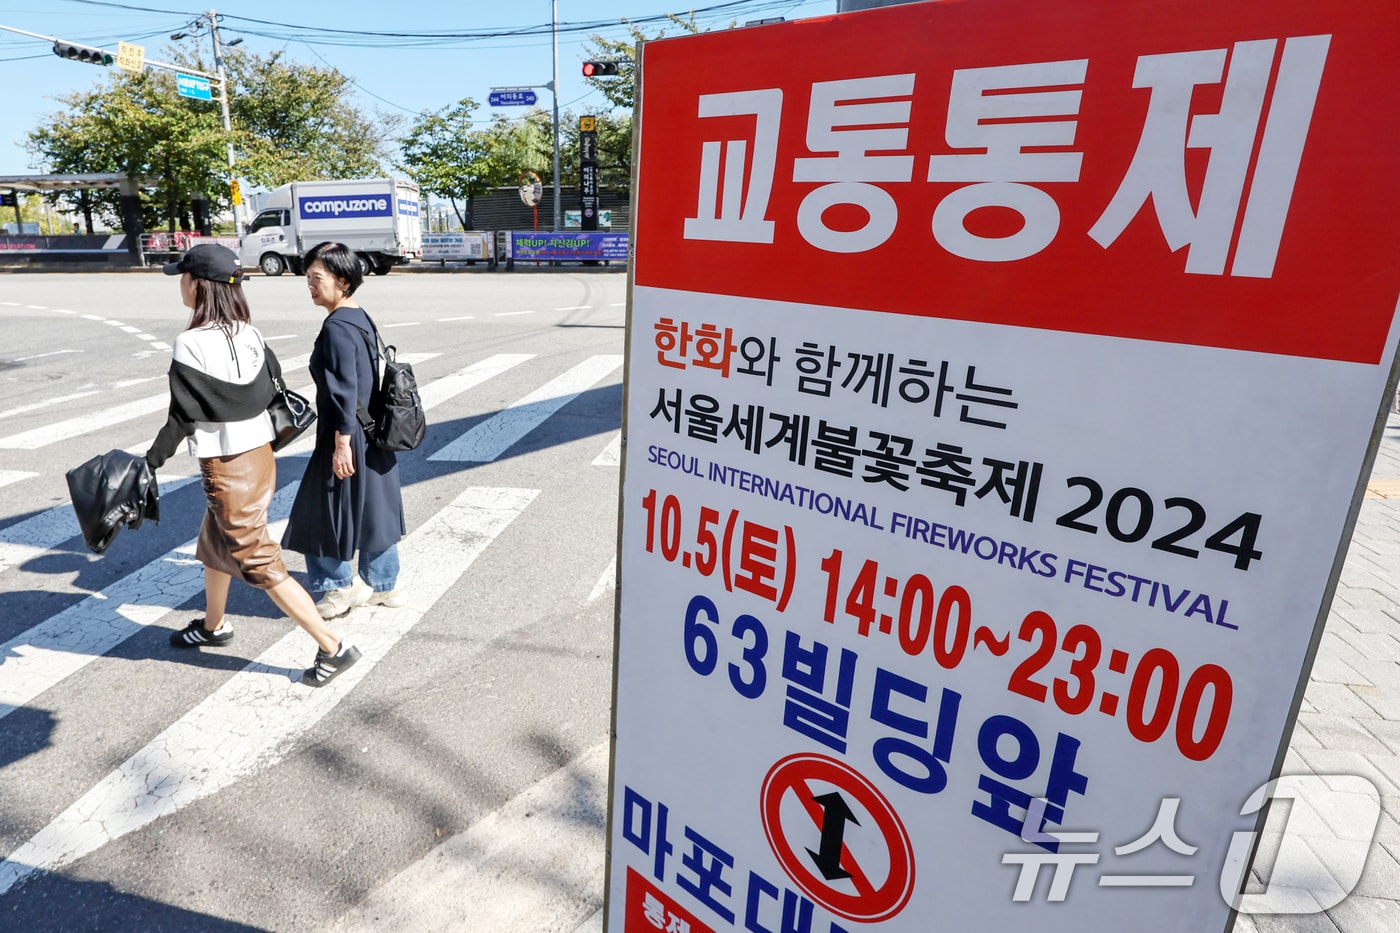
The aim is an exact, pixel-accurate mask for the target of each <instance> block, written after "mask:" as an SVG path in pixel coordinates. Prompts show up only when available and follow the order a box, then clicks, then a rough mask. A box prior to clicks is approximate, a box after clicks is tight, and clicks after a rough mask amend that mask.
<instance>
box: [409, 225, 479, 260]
mask: <svg viewBox="0 0 1400 933" xmlns="http://www.w3.org/2000/svg"><path fill="white" fill-rule="evenodd" d="M491 246H492V243H491V234H490V233H489V232H485V231H481V230H472V231H463V232H461V233H425V234H423V255H422V257H421V258H422V260H423V261H424V262H461V261H464V260H473V261H475V260H483V261H485V260H489V259H490V258H491Z"/></svg>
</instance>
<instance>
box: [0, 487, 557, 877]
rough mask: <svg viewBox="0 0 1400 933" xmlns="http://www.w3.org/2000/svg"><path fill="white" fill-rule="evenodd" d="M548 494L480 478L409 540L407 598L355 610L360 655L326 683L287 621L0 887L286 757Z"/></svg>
mask: <svg viewBox="0 0 1400 933" xmlns="http://www.w3.org/2000/svg"><path fill="white" fill-rule="evenodd" d="M538 494H539V490H536V489H510V488H487V487H472V488H469V489H467V490H466V491H465V492H463V493H462V494H461V495H460V496H458V497H457V498H456V499H454V500H453V502H452V503H451V504H450V505H449V506H447V507H446V508H444V509H443V510H442V511H440V512H438V513H437V514H436V515H434V516H433V517H432V518H431V519H429V520H428V521H427V522H426V523H425V524H424V525H423V526H421V527H420V528H418V529H417V530H416V531H414V532H413V533H412V534H411V535H409V536H408V537H407V538H405V539H404V540H403V542H402V543H401V544H400V546H399V547H400V551H401V552H402V555H403V568H404V569H403V572H402V573H401V574H400V583H401V585H403V586H404V587H405V588H406V590H407V592H408V593H409V594H410V604H409V605H408V606H405V607H403V608H402V609H388V608H384V607H379V608H376V609H373V610H363V609H362V610H358V612H357V616H356V620H355V621H356V622H361V620H362V623H361V624H355V623H352V624H355V634H354V641H355V643H356V644H357V645H358V647H359V648H360V650H361V652H362V653H363V656H362V658H361V660H360V662H359V663H358V664H356V665H355V666H354V667H352V668H350V669H349V670H348V671H346V672H345V673H344V674H343V675H341V676H340V677H339V678H338V679H337V680H335V681H334V682H332V683H331V684H330V685H328V686H326V687H322V688H320V689H310V688H306V687H302V686H300V685H297V684H289V683H288V682H287V680H288V676H289V674H290V675H292V676H296V677H299V676H300V671H301V669H302V668H303V667H304V666H305V664H306V662H307V661H308V660H309V657H308V656H309V655H310V654H311V648H310V643H309V640H308V638H307V636H306V635H305V634H303V633H302V632H301V631H300V630H299V629H298V630H295V631H292V632H289V633H288V634H287V635H286V636H285V637H283V638H282V639H281V640H280V641H278V642H277V643H275V644H273V645H272V646H271V647H269V648H268V649H267V650H266V651H264V652H263V653H262V654H261V655H260V656H259V657H258V659H257V660H256V661H253V662H252V663H250V664H249V665H248V666H247V667H245V668H244V669H243V670H242V671H240V672H239V673H237V674H235V675H233V676H232V677H230V678H229V679H228V680H227V681H225V682H224V684H223V686H221V687H220V688H219V689H218V690H216V691H215V692H214V693H212V694H210V695H209V696H208V697H207V698H206V699H205V700H204V701H203V702H201V703H199V704H198V705H196V706H195V707H194V708H193V709H191V710H190V711H189V712H188V713H186V714H185V715H184V716H183V717H181V718H180V719H179V720H177V721H176V722H174V723H172V724H171V725H170V727H169V728H167V729H166V730H165V731H164V732H162V733H161V734H160V735H159V736H157V737H156V738H155V739H154V740H153V741H151V742H150V744H148V745H147V746H146V747H145V748H143V749H141V750H140V751H138V752H137V753H136V754H135V755H133V756H132V757H131V758H129V759H127V761H126V762H125V763H123V764H122V765H121V766H120V767H119V768H118V769H117V770H116V771H113V772H112V773H111V774H109V775H108V776H107V777H105V778H103V779H102V780H101V781H99V782H98V783H97V785H96V786H94V787H93V788H92V789H91V790H90V791H88V792H87V793H86V794H84V795H83V796H82V797H81V798H80V799H79V800H78V801H77V802H75V803H74V804H73V805H72V806H70V807H69V808H68V809H67V810H65V811H64V812H63V813H62V814H60V815H59V816H58V818H57V819H55V820H54V821H53V822H52V823H50V824H49V825H48V826H46V827H44V828H43V829H42V830H40V831H39V832H38V833H36V834H35V835H34V837H33V838H31V839H30V840H28V841H27V842H25V843H24V844H23V845H21V846H20V847H19V848H18V849H16V850H15V851H14V852H12V853H11V854H10V855H9V857H8V858H7V859H6V860H5V861H3V862H0V894H4V893H6V892H8V891H9V890H10V889H11V888H12V887H14V885H15V884H17V883H18V882H20V881H22V880H23V879H24V878H26V877H28V876H29V875H31V874H33V873H34V872H35V871H52V870H53V869H56V868H62V867H63V866H65V865H69V864H71V863H73V862H75V861H77V860H78V859H80V858H82V857H83V856H85V855H87V854H88V853H90V852H93V851H95V850H97V849H98V848H100V847H102V846H103V845H105V844H107V843H108V842H111V841H112V840H114V839H117V838H120V837H121V836H124V835H126V834H127V833H130V832H134V831H135V830H138V829H140V828H142V827H143V826H146V825H148V824H149V823H151V822H153V821H154V820H157V819H159V818H161V817H163V816H168V815H170V814H172V813H175V812H176V811H178V810H179V809H181V808H182V807H185V806H187V805H188V804H191V803H194V802H195V801H197V800H200V799H202V798H204V797H208V796H210V795H212V794H215V793H217V792H218V791H220V790H223V789H224V788H225V787H228V786H230V785H232V784H234V783H236V782H237V781H239V780H242V779H243V778H244V777H247V776H248V775H251V774H254V773H256V772H258V771H261V770H264V769H266V768H268V767H271V766H272V765H275V764H277V763H278V762H279V761H281V760H282V759H283V758H284V757H285V756H286V755H287V754H288V753H289V752H291V751H292V749H293V747H294V745H295V743H296V740H297V739H298V738H300V737H301V736H302V735H303V734H305V733H306V732H308V731H310V729H311V728H312V727H313V726H315V725H316V723H318V722H319V721H320V720H321V719H322V718H323V717H324V716H326V714H328V713H329V712H331V710H333V709H334V708H335V707H336V705H337V704H339V703H340V701H341V700H343V699H344V698H345V696H346V695H347V694H348V693H349V692H350V691H351V690H352V689H354V687H355V686H356V685H357V684H358V683H359V682H360V681H361V680H363V679H364V677H365V676H366V675H367V674H368V673H369V672H370V670H372V669H373V668H374V666H375V665H376V664H377V663H378V662H379V661H380V660H382V659H383V658H384V657H385V656H386V655H387V654H388V653H389V651H390V650H391V649H392V648H393V647H394V646H395V645H396V644H397V643H398V642H399V640H400V639H402V638H403V637H404V635H406V634H407V633H408V632H409V630H410V629H412V628H413V626H414V625H416V624H417V623H418V621H419V620H420V619H422V617H423V613H424V610H425V609H426V608H429V607H431V606H432V605H433V604H434V603H436V602H437V601H438V600H439V599H441V598H442V596H443V595H444V594H445V593H446V592H447V591H448V589H450V588H451V587H452V586H453V585H454V584H455V583H456V582H457V580H458V579H460V578H461V576H462V574H464V573H465V572H466V570H467V568H468V567H470V566H471V564H472V563H473V562H474V561H475V560H476V558H477V557H478V556H480V555H481V553H482V552H483V551H485V550H486V548H487V546H488V545H490V543H491V542H492V541H493V540H495V538H496V537H497V536H498V535H499V534H500V533H501V532H502V531H504V530H505V528H506V527H507V526H508V525H510V523H511V522H512V521H514V520H515V519H516V518H517V517H518V516H519V515H520V514H521V513H522V512H523V511H524V510H525V508H526V507H527V506H528V505H529V504H530V503H531V502H532V501H533V500H534V498H535V496H537V495H538Z"/></svg>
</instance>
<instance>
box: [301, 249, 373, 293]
mask: <svg viewBox="0 0 1400 933" xmlns="http://www.w3.org/2000/svg"><path fill="white" fill-rule="evenodd" d="M314 262H319V263H320V264H321V265H323V266H325V267H326V271H327V272H329V273H330V274H331V275H333V276H335V277H336V278H338V279H340V280H341V281H342V282H344V283H345V294H346V295H353V294H355V290H356V289H357V288H359V287H360V286H361V285H362V284H364V281H365V274H364V273H363V272H361V271H360V257H358V256H356V255H355V251H354V250H352V249H351V248H350V247H348V246H346V245H345V244H344V243H331V242H326V243H317V244H316V245H315V246H313V247H311V252H309V253H307V254H306V268H308V269H310V268H311V264H312V263H314Z"/></svg>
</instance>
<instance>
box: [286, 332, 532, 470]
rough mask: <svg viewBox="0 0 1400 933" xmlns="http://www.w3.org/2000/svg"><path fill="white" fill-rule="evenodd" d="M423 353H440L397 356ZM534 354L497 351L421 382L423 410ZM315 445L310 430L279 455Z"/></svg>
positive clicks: (305, 390)
mask: <svg viewBox="0 0 1400 933" xmlns="http://www.w3.org/2000/svg"><path fill="white" fill-rule="evenodd" d="M424 355H426V356H427V358H429V359H431V358H432V357H434V356H437V354H436V353H429V354H412V353H405V354H403V355H402V356H400V357H399V358H398V359H399V360H400V361H402V362H404V363H412V364H413V365H415V366H416V365H417V364H418V362H420V361H419V360H416V359H414V357H416V356H424ZM534 356H535V354H533V353H497V354H496V355H495V356H488V357H487V358H486V359H484V360H481V361H479V362H476V363H473V364H472V365H470V366H468V367H466V368H465V369H459V370H457V372H455V373H453V374H452V375H450V376H443V377H442V378H440V379H434V380H433V381H432V382H430V383H428V384H427V385H425V386H419V388H418V400H419V401H420V402H422V403H423V410H424V411H431V410H432V409H433V408H434V407H435V406H437V405H441V404H442V403H443V402H445V401H447V400H449V399H451V398H452V397H453V396H455V395H460V394H461V393H463V392H465V391H467V390H468V389H471V388H473V387H475V386H478V385H481V383H483V382H485V381H486V380H487V379H490V378H491V377H492V376H499V375H500V374H501V373H503V372H505V371H506V370H508V369H510V368H511V367H513V366H519V365H520V364H521V363H523V362H525V361H526V360H529V359H533V358H534ZM296 391H297V392H300V393H301V394H302V395H305V396H307V397H308V398H309V397H310V396H312V395H313V394H314V393H315V386H302V387H301V388H300V389H297V390H296ZM315 448H316V432H315V431H308V432H307V433H306V434H305V435H303V436H302V437H300V438H298V439H297V440H296V441H295V442H294V443H292V444H288V445H287V446H286V447H284V448H282V449H281V450H280V451H278V454H277V456H279V457H296V456H300V455H301V454H309V453H311V451H312V450H314V449H315Z"/></svg>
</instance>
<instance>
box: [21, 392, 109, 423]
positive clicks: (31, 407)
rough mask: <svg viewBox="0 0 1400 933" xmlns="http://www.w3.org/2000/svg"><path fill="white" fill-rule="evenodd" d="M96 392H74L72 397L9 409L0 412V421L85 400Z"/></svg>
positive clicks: (67, 396)
mask: <svg viewBox="0 0 1400 933" xmlns="http://www.w3.org/2000/svg"><path fill="white" fill-rule="evenodd" d="M96 394H97V390H96V389H93V390H92V391H90V392H74V393H73V394H72V395H60V396H58V397H57V398H50V399H45V400H44V401H42V402H34V403H33V404H32V405H21V406H20V407H18V408H11V409H10V410H9V411H0V421H3V420H4V419H6V418H9V417H11V416H13V415H22V414H24V413H25V412H27V411H38V410H39V409H41V408H48V407H49V406H50V405H60V404H62V403H63V402H71V401H73V400H74V399H79V398H86V397H87V396H89V395H96Z"/></svg>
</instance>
